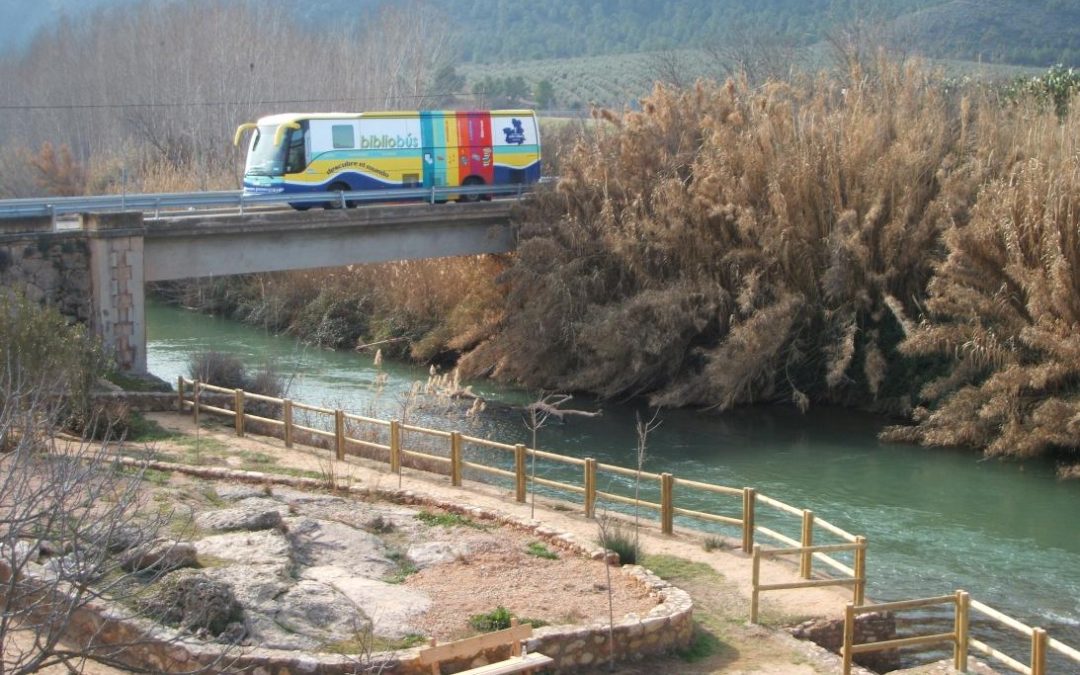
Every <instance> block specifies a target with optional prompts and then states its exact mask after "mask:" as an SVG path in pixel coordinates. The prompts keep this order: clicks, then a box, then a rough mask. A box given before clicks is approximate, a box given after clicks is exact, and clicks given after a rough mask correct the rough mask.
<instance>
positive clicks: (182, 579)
mask: <svg viewBox="0 0 1080 675" xmlns="http://www.w3.org/2000/svg"><path fill="white" fill-rule="evenodd" d="M140 605H141V609H142V610H143V611H144V612H146V613H147V614H148V615H150V616H153V617H155V618H158V619H159V620H161V621H162V622H164V623H166V624H169V625H171V626H176V627H179V628H182V629H184V630H186V631H188V632H190V633H192V634H193V635H197V636H200V637H202V636H204V635H207V634H208V635H210V636H213V637H219V636H222V635H223V634H225V633H228V637H229V641H235V640H236V639H238V638H241V637H243V623H242V622H243V619H244V615H243V608H242V607H241V606H240V603H239V602H237V600H236V597H235V596H234V595H233V592H232V588H230V587H229V585H228V584H226V583H223V582H220V581H214V580H213V579H210V578H209V577H207V576H206V575H205V574H204V573H202V572H200V571H197V570H180V571H177V572H173V573H171V574H169V575H167V576H165V577H164V578H163V579H162V580H161V581H160V582H159V583H158V584H157V585H156V586H155V587H154V588H153V589H152V591H151V593H150V595H149V596H148V597H146V598H143V599H142V600H141V601H140ZM234 633H235V634H234Z"/></svg>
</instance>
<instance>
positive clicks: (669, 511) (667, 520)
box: [660, 473, 675, 534]
mask: <svg viewBox="0 0 1080 675" xmlns="http://www.w3.org/2000/svg"><path fill="white" fill-rule="evenodd" d="M660 531H661V532H662V533H664V534H672V533H673V532H675V477H674V476H672V475H671V474H670V473H662V474H660Z"/></svg>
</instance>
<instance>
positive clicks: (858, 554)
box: [853, 537, 866, 605]
mask: <svg viewBox="0 0 1080 675" xmlns="http://www.w3.org/2000/svg"><path fill="white" fill-rule="evenodd" d="M855 543H856V544H858V548H856V549H855V591H854V596H855V597H854V598H853V600H854V602H855V604H856V605H861V604H863V603H864V602H865V601H866V537H855Z"/></svg>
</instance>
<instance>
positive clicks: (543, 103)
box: [533, 79, 555, 110]
mask: <svg viewBox="0 0 1080 675" xmlns="http://www.w3.org/2000/svg"><path fill="white" fill-rule="evenodd" d="M533 100H534V101H535V102H536V107H537V108H539V109H540V110H550V109H551V108H552V107H554V105H555V87H553V86H552V84H551V80H548V79H543V80H540V81H539V82H537V83H536V86H535V87H533Z"/></svg>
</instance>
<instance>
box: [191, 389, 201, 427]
mask: <svg viewBox="0 0 1080 675" xmlns="http://www.w3.org/2000/svg"><path fill="white" fill-rule="evenodd" d="M193 384H194V385H195V395H194V397H193V399H192V400H193V401H194V403H195V404H194V405H193V406H192V407H191V417H192V421H193V422H194V423H195V428H196V429H198V428H199V389H200V387H199V381H198V380H195V382H194V383H193Z"/></svg>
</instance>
